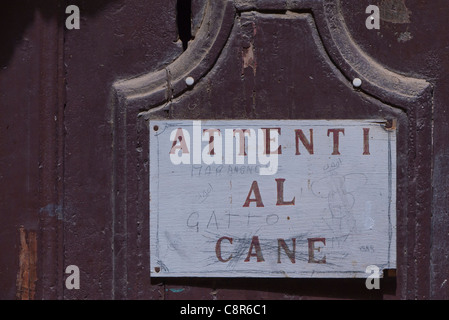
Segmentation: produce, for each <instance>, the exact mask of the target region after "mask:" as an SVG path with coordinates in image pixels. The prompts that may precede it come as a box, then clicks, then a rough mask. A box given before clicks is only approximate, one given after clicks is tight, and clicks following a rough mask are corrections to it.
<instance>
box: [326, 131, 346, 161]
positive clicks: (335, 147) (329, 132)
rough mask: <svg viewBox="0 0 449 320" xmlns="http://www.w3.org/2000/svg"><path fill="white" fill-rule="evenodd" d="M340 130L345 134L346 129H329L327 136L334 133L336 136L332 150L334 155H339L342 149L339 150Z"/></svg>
mask: <svg viewBox="0 0 449 320" xmlns="http://www.w3.org/2000/svg"><path fill="white" fill-rule="evenodd" d="M340 132H341V133H343V135H345V129H328V130H327V136H328V137H329V135H330V134H331V133H332V134H333V137H334V150H333V152H332V155H339V154H340V151H339V150H338V147H339V144H340V138H339V137H340V135H339V134H340Z"/></svg>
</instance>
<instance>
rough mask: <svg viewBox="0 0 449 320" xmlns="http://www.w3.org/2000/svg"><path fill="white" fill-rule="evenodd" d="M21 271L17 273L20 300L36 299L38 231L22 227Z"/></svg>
mask: <svg viewBox="0 0 449 320" xmlns="http://www.w3.org/2000/svg"><path fill="white" fill-rule="evenodd" d="M19 232H20V252H19V272H18V274H17V282H16V286H17V293H16V297H17V299H18V300H34V296H35V293H36V281H37V239H36V231H31V230H29V231H27V230H25V229H24V228H23V227H20V229H19Z"/></svg>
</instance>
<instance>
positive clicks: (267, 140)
mask: <svg viewBox="0 0 449 320" xmlns="http://www.w3.org/2000/svg"><path fill="white" fill-rule="evenodd" d="M271 130H277V131H278V133H279V135H281V128H262V131H263V133H264V135H265V154H267V155H268V154H282V149H281V146H279V147H278V149H277V150H276V151H274V152H271V149H270V142H271V136H270V132H271Z"/></svg>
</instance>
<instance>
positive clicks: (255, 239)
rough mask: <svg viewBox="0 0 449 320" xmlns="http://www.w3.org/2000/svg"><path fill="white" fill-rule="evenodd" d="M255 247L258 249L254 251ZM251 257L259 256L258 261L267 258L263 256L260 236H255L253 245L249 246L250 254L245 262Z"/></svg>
mask: <svg viewBox="0 0 449 320" xmlns="http://www.w3.org/2000/svg"><path fill="white" fill-rule="evenodd" d="M253 248H255V249H256V252H255V253H252V252H253ZM251 257H257V262H264V261H265V259H264V258H263V255H262V250H261V249H260V242H259V237H258V236H254V237H253V240H252V241H251V246H250V247H249V250H248V255H247V256H246V259H245V262H249V261H250V259H251Z"/></svg>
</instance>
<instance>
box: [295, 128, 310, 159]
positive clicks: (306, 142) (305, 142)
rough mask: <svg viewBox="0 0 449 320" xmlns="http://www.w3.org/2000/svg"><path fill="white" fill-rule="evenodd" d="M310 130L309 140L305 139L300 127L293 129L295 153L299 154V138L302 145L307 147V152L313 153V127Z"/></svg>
mask: <svg viewBox="0 0 449 320" xmlns="http://www.w3.org/2000/svg"><path fill="white" fill-rule="evenodd" d="M309 130H310V140H307V138H306V135H305V134H304V132H302V130H301V129H298V130H295V133H296V155H297V156H298V155H300V154H301V153H300V152H299V140H301V142H302V144H303V145H304V147H305V148H306V149H307V151H308V152H309V154H313V129H309Z"/></svg>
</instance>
